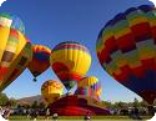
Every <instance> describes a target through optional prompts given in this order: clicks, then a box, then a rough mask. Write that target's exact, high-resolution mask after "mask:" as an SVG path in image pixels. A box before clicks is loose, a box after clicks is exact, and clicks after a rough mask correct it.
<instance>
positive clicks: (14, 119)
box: [10, 116, 150, 121]
mask: <svg viewBox="0 0 156 121" xmlns="http://www.w3.org/2000/svg"><path fill="white" fill-rule="evenodd" d="M149 118H150V117H143V120H142V121H145V120H147V119H149ZM10 121H31V120H30V119H27V118H26V116H11V117H10ZM37 121H45V120H44V117H38V118H37ZM49 121H52V119H51V120H49ZM57 121H84V120H83V117H63V116H62V117H59V119H58V120H57ZM91 121H133V120H132V119H130V118H129V117H127V116H95V117H92V120H91Z"/></svg>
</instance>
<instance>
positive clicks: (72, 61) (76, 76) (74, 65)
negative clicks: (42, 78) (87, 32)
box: [51, 41, 91, 90]
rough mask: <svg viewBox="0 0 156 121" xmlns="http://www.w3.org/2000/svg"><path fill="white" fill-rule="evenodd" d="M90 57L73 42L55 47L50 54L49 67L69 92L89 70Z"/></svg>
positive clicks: (81, 46) (80, 46) (82, 47)
mask: <svg viewBox="0 0 156 121" xmlns="http://www.w3.org/2000/svg"><path fill="white" fill-rule="evenodd" d="M90 65H91V55H90V53H89V51H88V49H87V48H86V47H85V46H83V45H81V44H79V43H77V42H73V41H66V42H62V43H60V44H58V45H56V46H55V47H54V49H53V52H52V54H51V67H52V69H53V70H54V72H55V73H56V75H57V76H58V77H59V78H60V80H61V81H62V83H63V84H64V85H65V87H66V89H67V90H70V89H71V88H72V87H73V86H74V85H75V84H76V82H77V81H79V80H80V79H81V78H82V77H83V76H84V75H85V74H86V73H87V71H88V70H89V68H90Z"/></svg>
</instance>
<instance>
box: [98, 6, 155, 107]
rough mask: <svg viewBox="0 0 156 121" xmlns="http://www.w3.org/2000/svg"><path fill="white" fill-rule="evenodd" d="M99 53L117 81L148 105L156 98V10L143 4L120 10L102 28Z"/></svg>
mask: <svg viewBox="0 0 156 121" xmlns="http://www.w3.org/2000/svg"><path fill="white" fill-rule="evenodd" d="M96 50H97V56H98V59H99V61H100V63H101V65H102V67H103V68H104V69H105V70H106V71H107V72H108V73H109V74H110V75H111V76H113V77H114V78H115V79H116V80H117V81H118V82H120V83H121V84H123V85H124V86H126V87H127V88H129V89H130V90H132V91H133V92H135V93H137V94H138V95H140V96H141V97H142V98H143V99H144V100H146V101H147V102H148V103H149V104H152V103H153V101H154V100H155V98H156V9H155V7H153V6H148V5H142V6H139V7H133V8H130V9H128V10H127V11H125V12H123V13H119V14H118V15H116V16H115V17H114V18H113V19H111V20H110V21H108V23H107V24H106V25H105V26H104V27H103V29H102V30H101V32H100V34H99V36H98V40H97V45H96Z"/></svg>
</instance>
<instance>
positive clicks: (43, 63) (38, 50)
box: [28, 45, 51, 81]
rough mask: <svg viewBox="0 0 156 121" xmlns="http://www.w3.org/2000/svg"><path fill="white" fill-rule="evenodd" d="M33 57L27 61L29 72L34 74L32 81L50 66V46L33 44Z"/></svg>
mask: <svg viewBox="0 0 156 121" xmlns="http://www.w3.org/2000/svg"><path fill="white" fill-rule="evenodd" d="M32 50H33V58H32V61H31V62H30V63H29V65H28V68H29V70H30V72H31V73H32V74H33V76H34V81H37V80H36V77H37V76H39V75H40V74H42V73H43V72H44V71H45V70H46V69H47V68H48V67H50V62H49V58H50V54H51V50H50V48H48V47H46V46H43V45H33V46H32Z"/></svg>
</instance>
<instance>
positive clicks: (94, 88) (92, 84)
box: [75, 76, 102, 100]
mask: <svg viewBox="0 0 156 121" xmlns="http://www.w3.org/2000/svg"><path fill="white" fill-rule="evenodd" d="M77 85H78V88H77V90H76V92H75V94H76V95H84V96H88V97H92V98H95V99H98V100H99V99H100V96H101V94H102V86H101V83H100V81H99V80H98V78H97V77H95V76H88V77H84V78H82V79H81V80H80V81H79V82H78V84H77Z"/></svg>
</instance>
